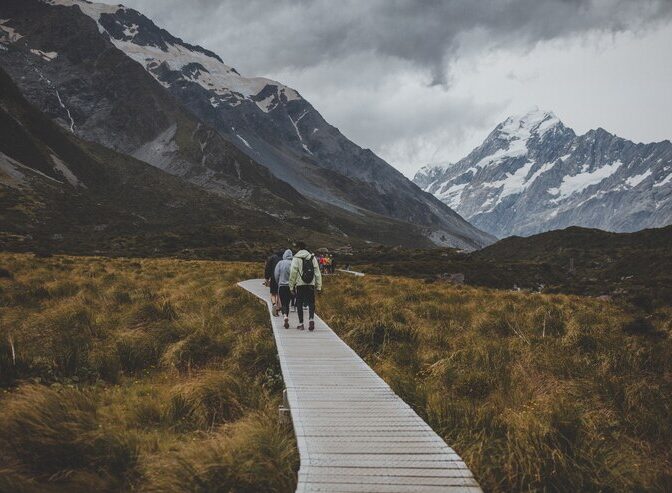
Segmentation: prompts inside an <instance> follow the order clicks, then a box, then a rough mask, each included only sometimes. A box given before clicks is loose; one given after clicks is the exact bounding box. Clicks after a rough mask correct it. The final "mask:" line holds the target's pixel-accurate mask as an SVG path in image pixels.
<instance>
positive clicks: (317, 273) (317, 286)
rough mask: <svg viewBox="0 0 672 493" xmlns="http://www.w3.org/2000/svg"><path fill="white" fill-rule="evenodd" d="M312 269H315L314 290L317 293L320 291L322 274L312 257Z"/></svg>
mask: <svg viewBox="0 0 672 493" xmlns="http://www.w3.org/2000/svg"><path fill="white" fill-rule="evenodd" d="M313 267H314V268H315V289H317V290H318V291H321V290H322V273H321V272H320V266H319V265H318V264H317V259H316V258H315V257H313Z"/></svg>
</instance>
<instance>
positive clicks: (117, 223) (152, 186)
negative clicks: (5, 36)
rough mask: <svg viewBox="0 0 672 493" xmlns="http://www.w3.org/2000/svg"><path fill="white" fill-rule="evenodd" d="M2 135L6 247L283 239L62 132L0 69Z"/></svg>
mask: <svg viewBox="0 0 672 493" xmlns="http://www.w3.org/2000/svg"><path fill="white" fill-rule="evenodd" d="M0 135H2V139H0V246H1V247H2V248H3V249H12V250H36V251H67V252H72V253H89V254H90V253H91V252H93V251H99V252H101V253H116V254H122V255H133V254H136V255H147V254H152V253H155V252H160V253H164V254H165V253H177V252H180V251H182V250H183V249H193V248H200V247H203V246H213V245H217V246H219V247H221V248H231V244H232V243H233V242H234V241H235V239H236V237H237V236H238V235H237V231H239V230H240V229H241V228H246V230H247V235H246V236H247V238H248V239H249V240H250V241H255V240H259V239H265V240H266V241H274V240H275V241H278V240H280V239H281V238H282V235H281V234H280V228H279V226H280V222H279V221H278V220H277V219H276V218H274V217H272V216H270V215H268V214H266V213H264V212H260V211H258V210H255V209H251V208H248V207H245V206H244V205H243V204H241V203H239V202H236V201H234V200H232V199H229V198H225V197H221V196H219V195H215V194H212V193H209V192H207V191H205V190H203V189H202V188H201V187H198V186H196V185H193V184H190V183H188V182H185V181H184V180H182V179H180V178H178V177H175V176H172V175H170V174H167V173H164V172H163V171H161V170H158V169H156V168H154V167H153V166H150V165H148V164H146V163H143V162H142V161H139V160H137V159H134V158H132V157H130V156H127V155H124V154H121V153H118V152H115V151H112V150H110V149H107V148H105V147H103V146H101V145H98V144H92V143H88V142H85V141H83V140H81V139H79V138H77V137H76V136H74V135H72V133H70V132H68V131H67V130H65V129H62V128H61V127H59V126H58V125H56V124H55V123H54V122H53V121H52V120H50V119H49V118H47V117H46V116H45V115H44V114H42V113H41V112H40V111H39V110H38V109H36V108H35V107H33V106H32V105H31V104H29V103H28V102H27V101H26V100H25V99H24V98H23V96H22V95H21V93H20V91H19V90H18V88H17V87H16V86H15V85H14V84H13V82H12V81H11V79H10V78H9V76H8V75H7V74H6V73H5V72H4V71H2V69H0ZM295 226H297V227H298V228H299V230H302V231H305V230H304V229H303V228H301V226H300V225H295Z"/></svg>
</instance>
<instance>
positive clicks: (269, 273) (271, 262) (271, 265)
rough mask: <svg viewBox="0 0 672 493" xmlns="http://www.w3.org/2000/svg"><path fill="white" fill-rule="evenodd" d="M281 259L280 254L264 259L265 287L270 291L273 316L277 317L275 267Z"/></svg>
mask: <svg viewBox="0 0 672 493" xmlns="http://www.w3.org/2000/svg"><path fill="white" fill-rule="evenodd" d="M281 258H282V252H281V253H272V254H271V256H270V257H268V259H266V266H265V267H264V279H266V286H269V287H270V289H271V303H273V307H274V308H273V315H274V316H275V317H277V316H278V313H277V311H276V310H275V306H276V305H277V304H278V283H277V282H275V266H276V265H277V264H278V262H280V259H281Z"/></svg>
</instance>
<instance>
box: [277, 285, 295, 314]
mask: <svg viewBox="0 0 672 493" xmlns="http://www.w3.org/2000/svg"><path fill="white" fill-rule="evenodd" d="M278 294H279V295H280V304H281V305H282V314H283V315H289V304H290V303H291V301H292V292H291V291H290V290H289V286H280V287H279V288H278Z"/></svg>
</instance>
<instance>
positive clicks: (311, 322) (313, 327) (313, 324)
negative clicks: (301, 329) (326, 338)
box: [308, 320, 315, 331]
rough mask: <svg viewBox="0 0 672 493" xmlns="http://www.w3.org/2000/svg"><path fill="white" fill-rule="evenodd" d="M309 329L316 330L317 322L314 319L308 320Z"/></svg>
mask: <svg viewBox="0 0 672 493" xmlns="http://www.w3.org/2000/svg"><path fill="white" fill-rule="evenodd" d="M308 330H310V331H313V330H315V322H314V321H312V320H310V321H309V322H308Z"/></svg>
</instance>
